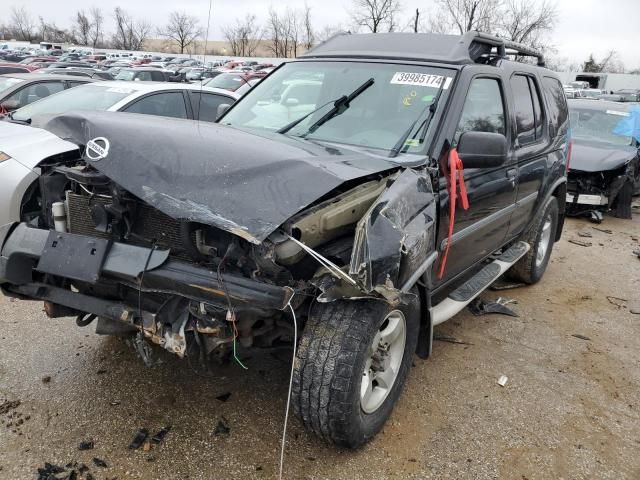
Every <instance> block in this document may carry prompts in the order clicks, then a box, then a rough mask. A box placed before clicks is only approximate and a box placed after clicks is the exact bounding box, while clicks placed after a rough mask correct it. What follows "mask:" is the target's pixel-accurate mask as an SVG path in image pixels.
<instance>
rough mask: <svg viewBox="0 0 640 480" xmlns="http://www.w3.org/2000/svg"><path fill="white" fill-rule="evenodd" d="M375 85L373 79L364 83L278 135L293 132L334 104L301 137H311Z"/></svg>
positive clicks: (287, 127)
mask: <svg viewBox="0 0 640 480" xmlns="http://www.w3.org/2000/svg"><path fill="white" fill-rule="evenodd" d="M374 83H375V80H374V79H373V78H370V79H369V80H367V81H366V82H364V83H363V84H362V85H360V86H359V87H358V88H356V89H355V90H354V91H353V92H352V93H350V94H349V95H343V96H341V97H340V98H338V99H336V100H332V101H331V102H327V103H325V104H324V105H321V106H320V107H318V108H316V109H314V110H312V111H311V112H309V113H307V114H306V115H304V116H303V117H302V118H299V119H298V120H294V121H293V122H291V123H290V124H288V125H285V126H284V127H282V128H281V129H280V130H278V133H287V132H288V131H289V130H291V129H292V128H293V127H295V126H296V125H298V124H299V123H300V122H302V121H303V120H304V119H306V118H309V117H310V116H311V115H313V114H314V113H316V112H318V111H320V110H322V109H323V108H324V107H326V106H327V105H329V104H330V103H333V108H332V109H331V110H329V111H328V112H327V113H325V114H324V115H323V116H322V117H320V118H319V119H318V120H317V121H316V122H314V123H313V124H312V125H310V126H309V128H308V129H307V131H306V132H305V133H303V134H302V135H301V136H302V137H305V136H306V135H309V134H310V133H313V132H315V131H316V130H317V129H318V128H320V127H321V126H322V125H324V124H325V123H327V122H328V121H329V120H331V119H332V118H333V117H337V116H338V115H341V114H342V113H344V112H345V110H346V109H347V108H349V107H350V103H351V102H352V101H353V100H355V99H356V98H357V97H358V96H360V94H361V93H363V92H364V91H365V90H366V89H367V88H369V87H370V86H371V85H373V84H374Z"/></svg>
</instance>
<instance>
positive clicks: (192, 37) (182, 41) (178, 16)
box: [158, 11, 203, 53]
mask: <svg viewBox="0 0 640 480" xmlns="http://www.w3.org/2000/svg"><path fill="white" fill-rule="evenodd" d="M202 33H203V32H202V28H201V27H200V24H199V22H198V19H197V18H196V17H193V16H191V15H187V14H186V13H185V12H178V11H175V12H171V15H169V23H168V24H167V25H165V27H164V28H161V29H159V30H158V35H160V36H162V37H166V38H168V39H169V40H171V41H173V42H175V43H176V45H177V46H178V49H179V50H180V53H184V51H185V50H186V49H187V48H188V47H190V46H191V45H193V44H194V43H195V41H196V39H197V38H198V37H201V36H202Z"/></svg>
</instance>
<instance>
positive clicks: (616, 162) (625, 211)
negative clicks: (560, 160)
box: [567, 100, 640, 220]
mask: <svg viewBox="0 0 640 480" xmlns="http://www.w3.org/2000/svg"><path fill="white" fill-rule="evenodd" d="M568 103H569V113H570V118H571V136H572V138H573V153H572V156H571V165H570V169H569V172H568V176H567V178H568V183H567V211H568V213H570V214H573V215H583V214H587V215H591V216H592V218H593V219H594V220H599V219H600V218H601V215H600V214H599V213H598V212H604V211H608V210H612V211H613V213H614V215H615V216H617V217H620V218H627V219H630V218H631V202H632V196H633V193H634V189H637V188H638V187H639V186H640V158H639V155H640V153H639V150H638V148H639V144H638V139H637V138H634V135H638V136H640V132H635V133H634V132H633V131H632V129H633V127H631V128H628V127H626V126H625V122H628V121H630V120H635V119H634V118H631V115H632V114H634V115H637V116H640V108H639V107H635V108H636V109H638V110H637V112H636V113H634V112H633V109H634V106H633V105H631V104H629V103H615V102H609V101H605V100H602V101H598V102H594V101H590V100H569V102H568ZM592 212H596V213H592Z"/></svg>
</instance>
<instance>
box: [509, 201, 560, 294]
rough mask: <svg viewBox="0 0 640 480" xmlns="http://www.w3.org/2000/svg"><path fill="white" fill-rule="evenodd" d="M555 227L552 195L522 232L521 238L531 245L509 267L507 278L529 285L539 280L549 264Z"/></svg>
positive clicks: (555, 216)
mask: <svg viewBox="0 0 640 480" xmlns="http://www.w3.org/2000/svg"><path fill="white" fill-rule="evenodd" d="M557 228H558V200H557V199H556V198H555V197H553V196H552V197H550V198H549V199H548V200H547V201H546V203H545V205H544V207H543V208H542V209H541V210H540V212H539V213H538V215H537V216H536V218H535V219H534V220H533V223H532V224H531V226H530V227H529V228H528V229H527V230H526V231H525V233H524V234H523V236H522V238H521V240H524V241H525V242H527V243H528V244H529V245H531V249H530V250H529V251H528V252H527V254H526V255H525V256H524V257H522V258H521V259H520V260H518V262H517V263H516V264H515V265H514V266H513V267H511V268H510V269H509V272H508V276H509V278H511V279H512V280H515V281H518V282H524V283H527V284H529V285H532V284H534V283H537V282H538V281H540V279H541V278H542V276H543V275H544V272H545V271H546V269H547V265H548V264H549V257H550V256H551V251H552V250H553V243H554V242H555V238H556V229H557Z"/></svg>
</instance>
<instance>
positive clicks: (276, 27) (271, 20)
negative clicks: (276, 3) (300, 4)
mask: <svg viewBox="0 0 640 480" xmlns="http://www.w3.org/2000/svg"><path fill="white" fill-rule="evenodd" d="M302 24H303V22H302V21H301V13H300V12H299V11H297V10H292V9H290V8H287V9H286V10H285V11H284V12H282V14H280V13H278V11H277V10H275V9H274V8H273V6H272V7H270V8H269V17H268V19H267V28H266V31H267V36H268V48H269V50H270V51H271V53H272V54H273V55H274V56H275V57H296V56H297V55H298V49H299V48H300V47H301V46H303V45H301V42H300V35H301V32H302V31H303V25H302Z"/></svg>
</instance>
